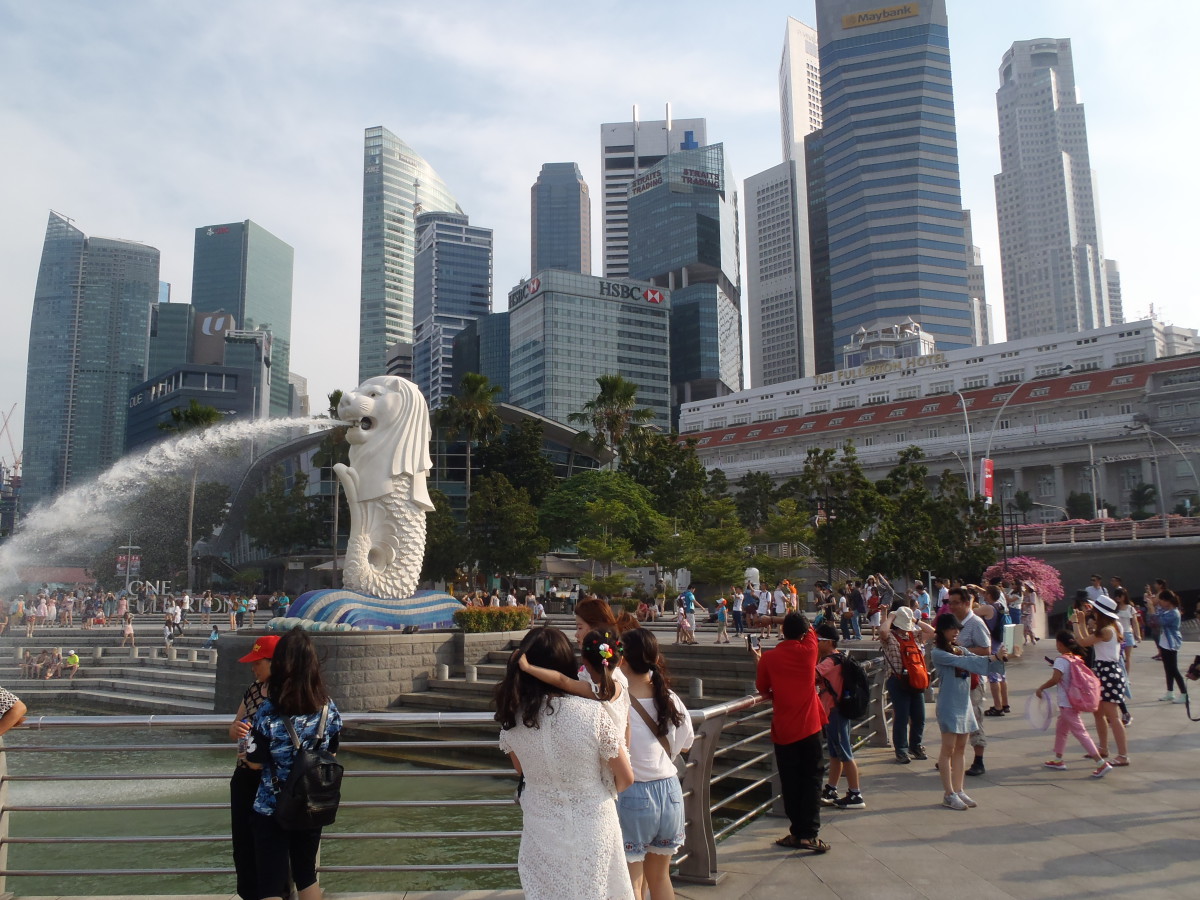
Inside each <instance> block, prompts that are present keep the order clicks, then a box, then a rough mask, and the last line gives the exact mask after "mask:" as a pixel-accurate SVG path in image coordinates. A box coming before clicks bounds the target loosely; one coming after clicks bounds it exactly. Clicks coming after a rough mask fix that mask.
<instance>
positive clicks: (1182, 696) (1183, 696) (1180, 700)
mask: <svg viewBox="0 0 1200 900" xmlns="http://www.w3.org/2000/svg"><path fill="white" fill-rule="evenodd" d="M1187 701H1188V698H1187V694H1180V695H1179V696H1178V697H1176V698H1175V699H1174V700H1172V701H1171V702H1172V703H1187Z"/></svg>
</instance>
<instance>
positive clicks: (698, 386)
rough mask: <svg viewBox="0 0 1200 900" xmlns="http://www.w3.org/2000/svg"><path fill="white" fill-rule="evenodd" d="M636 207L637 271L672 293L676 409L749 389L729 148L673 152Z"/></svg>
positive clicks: (639, 192) (637, 191) (642, 182)
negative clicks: (745, 385)
mask: <svg viewBox="0 0 1200 900" xmlns="http://www.w3.org/2000/svg"><path fill="white" fill-rule="evenodd" d="M628 203H629V274H630V276H631V277H633V278H637V279H640V280H642V281H650V282H653V283H654V284H655V285H657V286H659V287H663V288H668V289H669V290H670V291H671V332H670V334H671V392H672V398H671V399H672V404H673V406H674V407H675V408H678V406H679V405H680V404H682V403H687V402H688V401H690V400H702V399H709V398H712V397H722V396H724V395H726V394H729V393H732V392H733V391H737V390H741V387H742V316H741V253H740V249H739V235H738V192H737V181H736V180H735V179H734V177H733V172H732V170H731V169H730V167H729V164H728V161H727V160H726V158H725V148H724V146H723V145H722V144H712V145H711V146H708V147H699V148H696V149H694V150H680V151H678V152H676V153H671V154H669V155H668V156H666V157H665V158H664V159H663V160H662V162H660V163H658V164H657V165H655V166H652V167H651V168H649V169H647V170H646V171H645V172H643V173H642V174H641V175H639V176H638V177H637V178H635V179H634V180H633V181H632V182H631V183H630V185H629V200H628ZM515 340H516V338H515V332H514V342H515Z"/></svg>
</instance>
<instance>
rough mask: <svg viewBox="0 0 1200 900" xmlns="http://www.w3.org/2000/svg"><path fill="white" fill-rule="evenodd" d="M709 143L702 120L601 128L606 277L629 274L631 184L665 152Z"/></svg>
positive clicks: (636, 122)
mask: <svg viewBox="0 0 1200 900" xmlns="http://www.w3.org/2000/svg"><path fill="white" fill-rule="evenodd" d="M707 142H708V129H707V126H706V125H705V122H704V120H703V119H678V120H672V119H671V105H670V104H669V103H668V104H667V118H666V119H659V120H657V121H652V122H642V121H640V120H639V119H638V110H637V107H636V106H635V107H634V108H633V121H632V122H608V123H606V124H604V125H601V126H600V168H601V169H602V170H603V172H604V277H606V278H624V277H625V276H627V275H628V274H629V271H630V269H629V208H628V199H629V198H628V189H629V183H630V182H631V181H633V179H634V178H636V177H637V176H638V175H641V174H642V173H643V172H645V171H646V170H647V169H649V168H650V167H651V166H654V165H656V164H658V163H659V162H661V161H662V159H663V158H664V157H665V156H666V155H667V154H668V153H674V152H675V151H677V150H690V149H695V148H696V147H699V146H701V145H702V144H705V143H707Z"/></svg>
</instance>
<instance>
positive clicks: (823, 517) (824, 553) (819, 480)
mask: <svg viewBox="0 0 1200 900" xmlns="http://www.w3.org/2000/svg"><path fill="white" fill-rule="evenodd" d="M788 488H789V490H791V491H794V492H795V493H796V495H797V496H796V499H797V500H798V502H800V503H806V504H808V508H809V510H810V512H812V513H813V514H814V518H815V521H816V534H815V535H814V540H813V551H814V552H816V553H818V554H819V555H820V556H821V557H822V559H824V561H825V562H826V565H827V567H829V568H833V569H846V570H857V569H858V568H860V567H861V566H862V564H863V562H864V561H865V559H866V556H867V545H866V544H865V542H864V538H865V537H866V535H867V533H868V530H869V529H870V527H871V526H872V525H873V524H874V523H875V509H876V508H877V507H878V505H879V503H880V498H879V494H878V493H877V492H876V490H875V486H874V485H873V484H871V482H870V481H869V480H868V479H867V477H866V475H864V474H863V471H862V466H861V465H860V464H859V462H858V454H857V452H856V451H855V449H854V444H853V443H851V442H850V441H847V442H846V443H845V444H844V445H843V446H842V447H841V449H840V450H834V449H832V448H825V449H813V450H810V451H808V456H807V457H806V458H805V460H804V467H803V469H801V472H800V475H799V476H797V478H796V479H795V480H794V481H792V482H790V483H789V485H788Z"/></svg>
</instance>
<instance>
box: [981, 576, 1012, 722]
mask: <svg viewBox="0 0 1200 900" xmlns="http://www.w3.org/2000/svg"><path fill="white" fill-rule="evenodd" d="M987 597H988V602H987V603H985V604H983V605H981V606H980V608H979V616H980V618H982V619H983V621H984V623H985V624H986V625H987V629H988V634H989V635H990V636H991V639H992V645H991V652H992V653H998V652H999V651H1000V648H1001V647H1002V646H1004V629H1005V627H1006V626H1008V625H1010V624H1011V623H1012V618H1011V617H1010V616H1009V613H1008V604H1007V603H1005V602H1004V592H1003V591H1002V590H1000V585H998V584H989V585H988V586H987ZM988 687H989V688H991V691H992V708H991V709H988V710H984V713H983V714H984V715H985V716H993V717H995V716H1005V715H1008V714H1009V713H1010V712H1012V709H1011V708H1010V707H1009V705H1008V680H1007V676H1006V675H1005V674H1004V669H1003V667H1001V669H1000V671H999V672H994V673H993V672H989V673H988Z"/></svg>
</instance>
